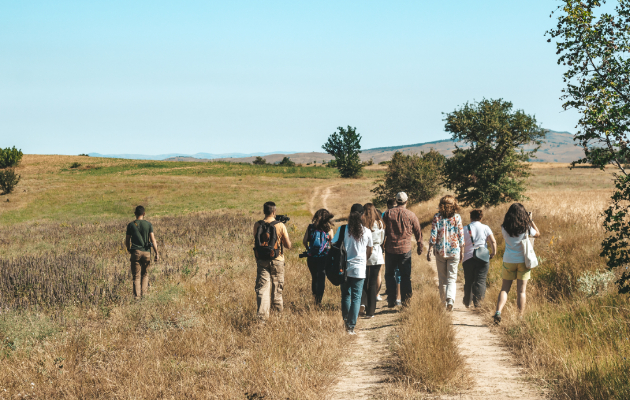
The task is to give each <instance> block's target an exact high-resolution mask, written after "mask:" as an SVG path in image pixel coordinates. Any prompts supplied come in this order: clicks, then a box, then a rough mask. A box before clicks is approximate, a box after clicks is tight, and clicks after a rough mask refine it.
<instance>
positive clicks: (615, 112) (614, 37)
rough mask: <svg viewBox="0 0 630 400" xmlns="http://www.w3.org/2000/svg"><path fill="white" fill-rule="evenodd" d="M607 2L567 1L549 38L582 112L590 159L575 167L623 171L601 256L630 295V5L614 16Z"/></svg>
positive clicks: (571, 104) (572, 101)
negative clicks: (628, 162) (612, 167)
mask: <svg viewBox="0 0 630 400" xmlns="http://www.w3.org/2000/svg"><path fill="white" fill-rule="evenodd" d="M604 3H605V2H604V1H598V0H585V1H576V0H563V1H562V5H561V6H560V7H558V17H557V25H556V29H551V30H549V31H548V32H547V34H548V35H549V36H551V38H550V39H548V41H549V42H550V41H551V40H552V39H555V41H556V50H557V54H558V64H559V65H560V64H561V65H563V66H566V67H567V70H566V72H565V73H564V81H565V82H566V84H567V86H566V88H565V89H563V90H562V91H563V95H562V96H561V99H562V100H564V101H565V103H564V104H563V107H564V108H565V109H575V110H577V111H578V112H579V113H580V119H579V121H578V125H577V126H576V128H579V130H578V132H577V133H576V134H575V140H576V141H577V142H578V143H579V144H580V145H581V146H582V148H583V149H584V157H583V158H581V159H579V160H576V161H575V162H574V163H573V165H575V164H579V163H589V162H591V161H593V160H595V161H596V163H595V165H598V166H599V167H600V168H604V167H605V166H606V165H607V164H609V163H611V162H612V163H613V164H615V165H616V166H617V170H618V174H617V175H616V181H615V192H614V193H613V196H612V202H611V205H610V206H609V207H608V209H606V210H605V211H604V229H605V230H606V232H607V233H608V236H607V237H606V238H605V239H604V241H603V242H602V253H601V255H602V256H603V257H605V258H606V260H607V261H606V262H607V264H608V268H609V269H610V270H617V269H621V271H622V272H621V274H620V278H619V280H617V284H618V285H619V291H620V292H622V293H630V270H628V269H627V265H628V264H630V222H629V218H630V213H629V212H628V206H627V204H628V202H630V176H628V171H627V170H626V167H625V166H624V161H626V159H627V155H628V154H630V153H629V152H628V151H629V150H630V142H629V139H628V133H629V131H630V1H629V0H618V1H617V5H616V7H615V8H614V11H613V12H612V13H608V12H602V8H601V7H602V6H603V4H604ZM624 267H626V268H625V269H624Z"/></svg>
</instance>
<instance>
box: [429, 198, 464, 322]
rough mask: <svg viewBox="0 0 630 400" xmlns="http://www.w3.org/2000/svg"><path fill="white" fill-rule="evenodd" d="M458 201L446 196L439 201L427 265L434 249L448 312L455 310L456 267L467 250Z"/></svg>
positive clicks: (433, 223) (441, 289)
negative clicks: (465, 248)
mask: <svg viewBox="0 0 630 400" xmlns="http://www.w3.org/2000/svg"><path fill="white" fill-rule="evenodd" d="M458 212H459V205H458V204H457V199H456V198H455V197H453V196H450V195H446V196H444V197H442V198H441V199H440V206H439V212H438V213H437V214H435V216H434V217H433V221H432V223H431V238H430V239H429V252H428V253H427V261H429V262H430V261H431V249H434V250H433V251H434V252H435V263H436V264H437V271H438V279H439V285H440V298H441V299H442V301H443V302H444V303H445V304H446V309H447V310H448V311H452V310H453V303H455V292H456V286H455V282H456V281H457V266H458V265H459V263H460V261H461V259H462V257H461V255H462V254H463V250H464V226H463V225H462V217H461V216H460V215H459V214H458Z"/></svg>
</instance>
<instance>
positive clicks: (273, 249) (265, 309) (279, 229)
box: [254, 201, 291, 320]
mask: <svg viewBox="0 0 630 400" xmlns="http://www.w3.org/2000/svg"><path fill="white" fill-rule="evenodd" d="M263 212H264V213H265V219H263V220H261V221H258V222H256V223H255V224H254V244H255V247H254V254H255V256H256V264H257V267H258V270H257V275H256V302H257V303H258V317H259V318H260V319H262V320H266V319H267V318H269V310H270V308H271V307H272V306H273V308H274V309H275V310H277V311H280V312H281V311H282V309H283V305H282V288H283V287H284V249H287V250H288V249H290V248H291V240H290V239H289V233H288V232H287V228H286V226H285V225H284V224H283V223H282V222H279V221H276V203H274V202H271V201H268V202H266V203H265V204H264V206H263Z"/></svg>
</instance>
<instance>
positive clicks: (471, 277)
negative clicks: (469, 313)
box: [464, 210, 497, 308]
mask: <svg viewBox="0 0 630 400" xmlns="http://www.w3.org/2000/svg"><path fill="white" fill-rule="evenodd" d="M482 219H483V210H472V211H471V212H470V221H471V222H470V224H468V225H466V226H465V227H464V249H465V250H464V305H465V306H466V308H468V307H470V301H471V300H472V302H473V304H474V305H475V307H479V303H480V302H481V300H483V298H484V297H485V295H486V278H487V276H488V269H489V268H490V261H484V260H481V259H479V258H476V257H474V252H475V249H478V248H480V247H488V246H487V243H490V245H491V246H492V252H491V253H490V258H492V257H494V255H495V254H496V253H497V241H496V240H495V239H494V235H493V234H492V230H491V229H490V227H489V226H488V225H484V224H482V223H481V220H482ZM487 254H488V253H486V256H487Z"/></svg>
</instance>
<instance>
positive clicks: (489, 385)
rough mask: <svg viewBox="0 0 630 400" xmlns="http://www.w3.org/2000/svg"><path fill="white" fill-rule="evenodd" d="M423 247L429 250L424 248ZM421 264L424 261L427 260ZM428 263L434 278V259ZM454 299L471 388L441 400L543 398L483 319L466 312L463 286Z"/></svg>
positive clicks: (454, 314) (459, 340)
mask: <svg viewBox="0 0 630 400" xmlns="http://www.w3.org/2000/svg"><path fill="white" fill-rule="evenodd" d="M425 248H428V247H426V245H425ZM424 262H427V261H426V258H424ZM430 264H431V268H433V270H434V271H436V276H437V269H436V264H435V257H433V259H432V261H431V263H430ZM460 268H461V264H460ZM436 281H437V277H436ZM456 296H457V298H456V299H455V305H454V307H453V312H452V320H453V326H455V333H456V340H457V345H458V347H459V349H460V351H461V353H462V355H463V356H464V357H465V358H466V364H467V365H468V368H469V369H470V371H471V373H472V377H473V379H474V385H473V388H472V389H471V390H468V391H465V392H462V393H459V394H457V395H455V396H443V397H442V399H458V400H460V399H461V400H465V399H475V400H476V399H484V400H494V399H497V400H498V399H526V400H539V399H544V398H545V393H544V391H543V390H542V389H540V388H538V387H536V386H535V385H533V384H531V383H529V382H527V381H525V379H524V378H525V377H524V373H523V369H522V368H519V367H518V366H516V364H515V360H514V358H513V357H512V355H511V354H510V353H509V351H508V350H507V349H505V348H504V347H502V345H501V339H500V337H499V336H498V335H496V334H494V333H493V332H492V331H491V330H490V328H489V327H488V325H486V323H485V321H484V318H483V317H482V316H481V315H480V314H479V313H477V312H475V311H473V308H470V309H467V308H466V307H465V306H464V305H463V303H462V301H463V298H464V288H463V283H462V284H460V283H457V295H456Z"/></svg>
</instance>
